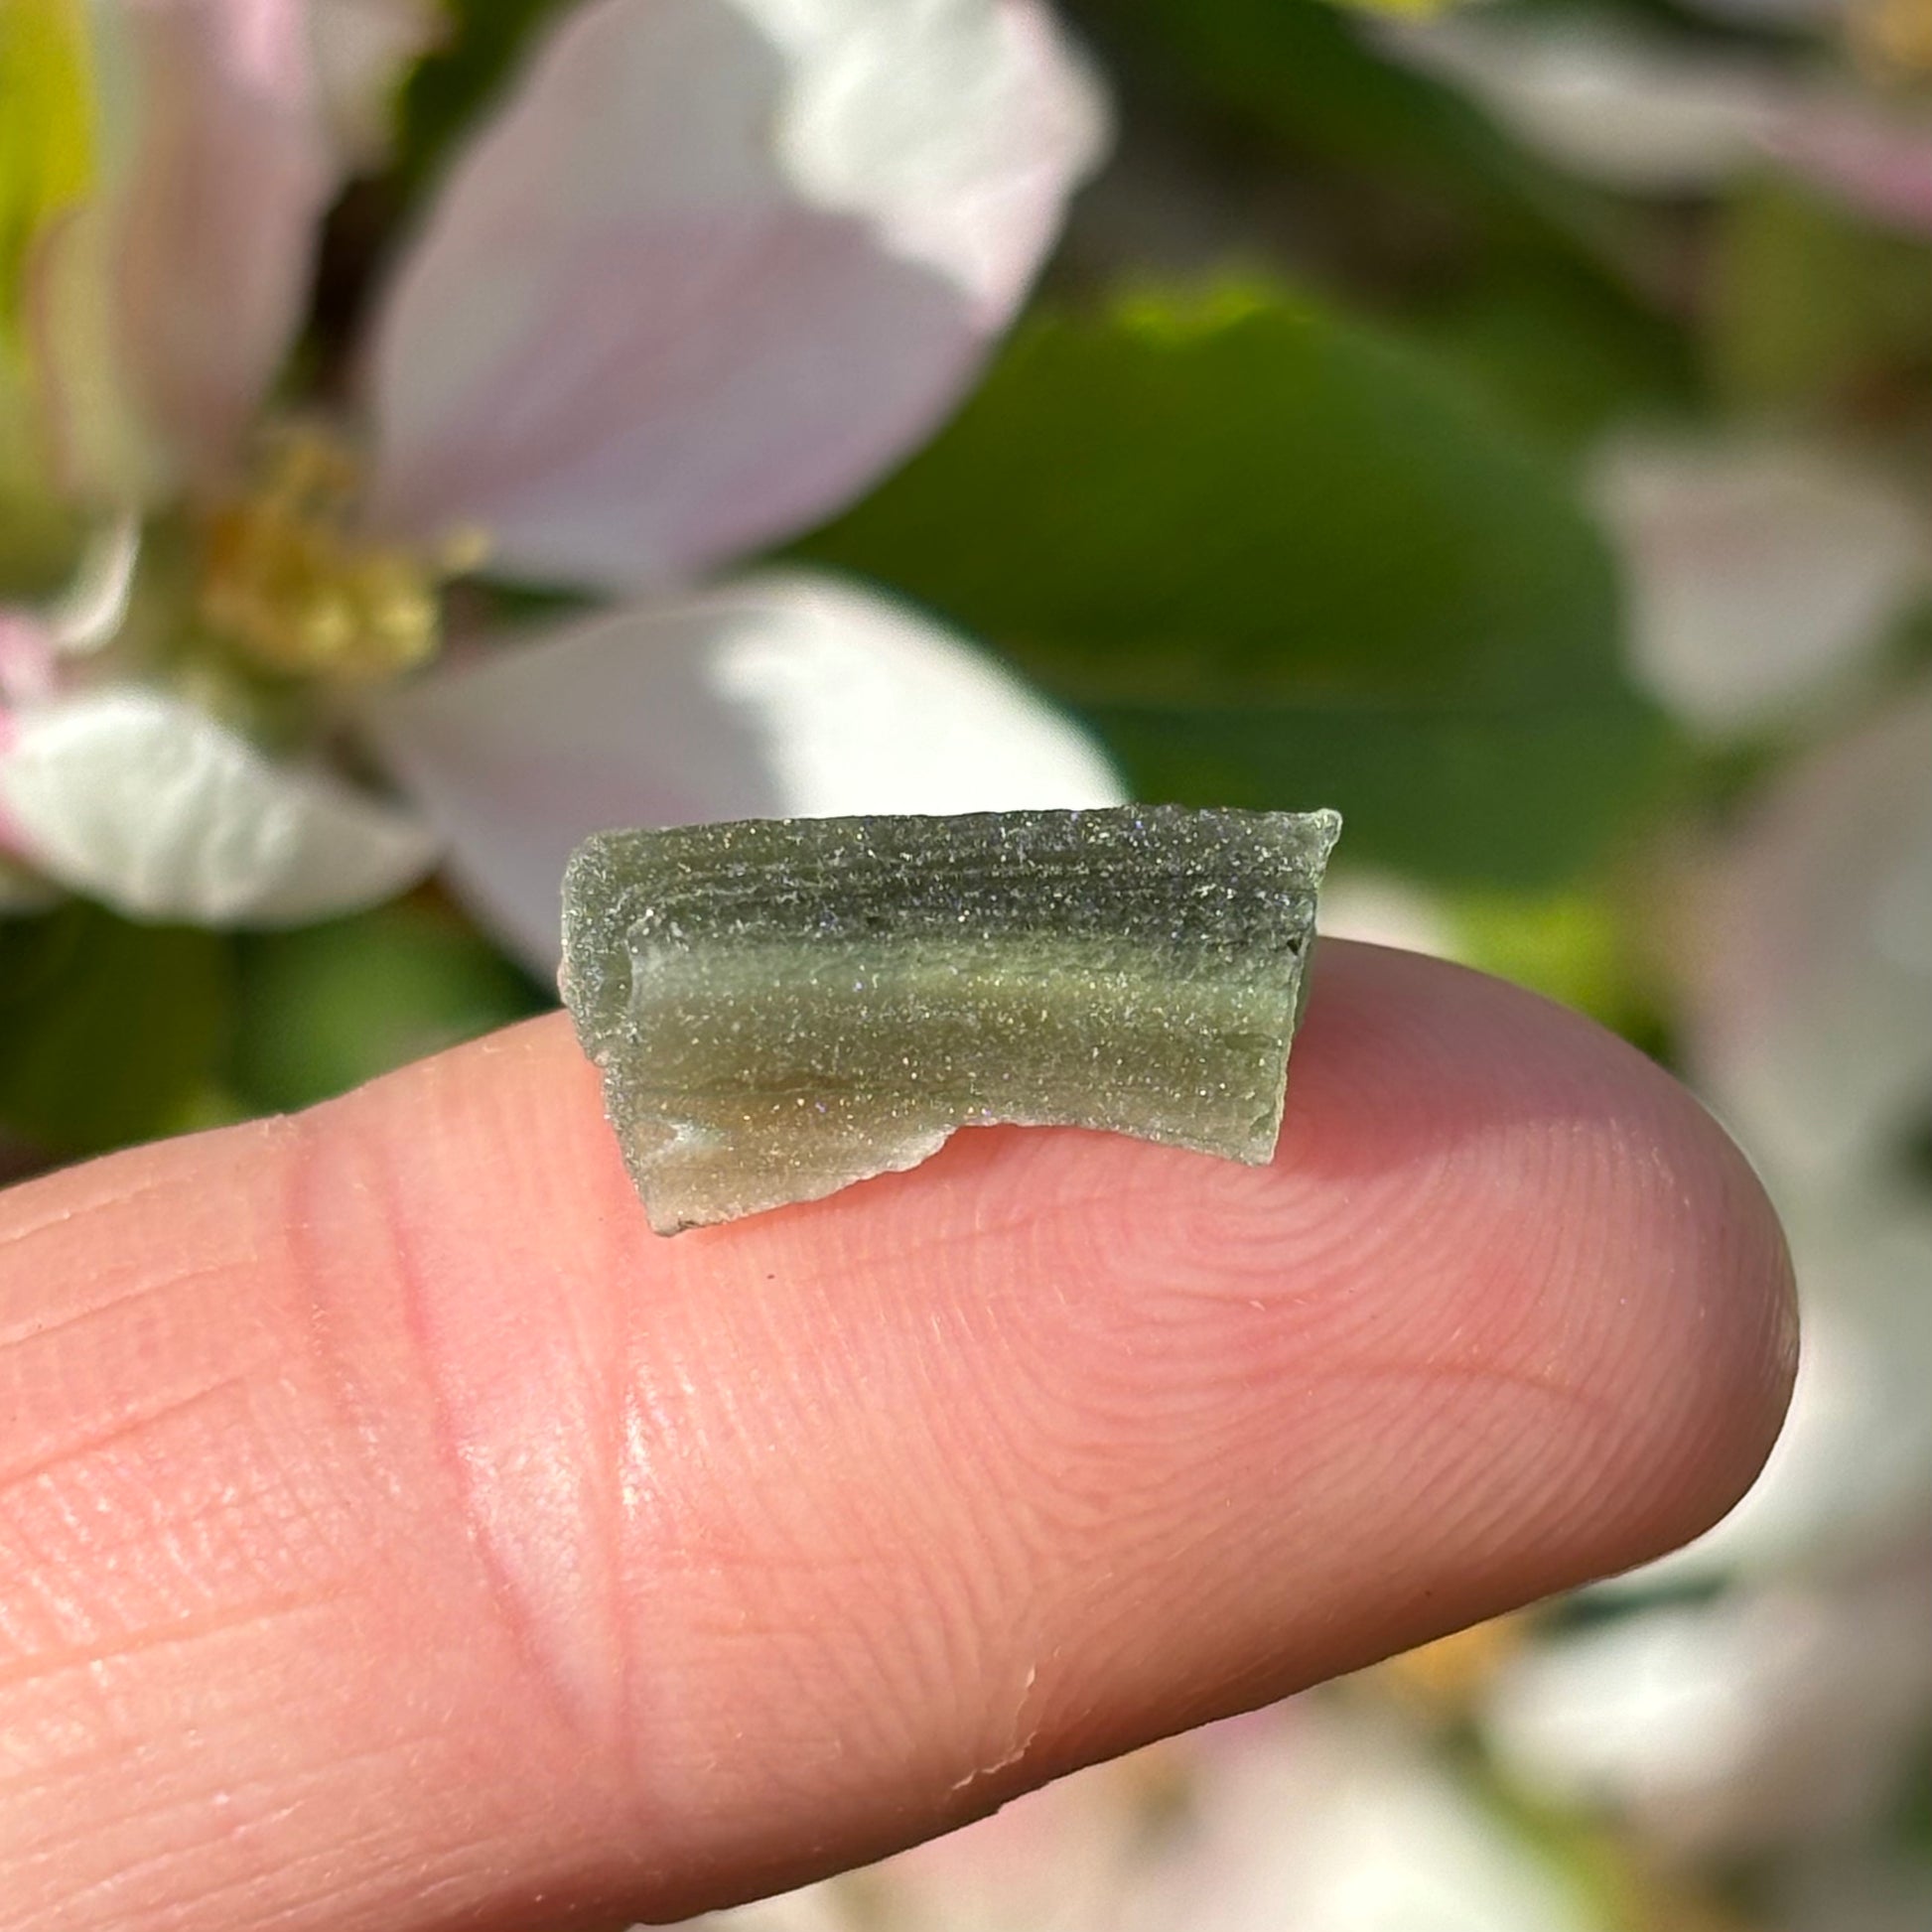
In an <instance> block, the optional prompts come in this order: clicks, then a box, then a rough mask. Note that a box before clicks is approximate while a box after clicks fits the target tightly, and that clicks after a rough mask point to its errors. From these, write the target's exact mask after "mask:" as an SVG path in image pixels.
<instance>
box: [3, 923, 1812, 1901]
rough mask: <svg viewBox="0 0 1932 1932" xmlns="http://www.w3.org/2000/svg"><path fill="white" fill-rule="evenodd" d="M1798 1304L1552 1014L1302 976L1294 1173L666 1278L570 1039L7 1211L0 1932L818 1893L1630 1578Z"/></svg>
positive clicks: (556, 1028) (916, 1220) (31, 1191)
mask: <svg viewBox="0 0 1932 1932" xmlns="http://www.w3.org/2000/svg"><path fill="white" fill-rule="evenodd" d="M1793 1352H1794V1331H1793V1325H1792V1313H1791V1300H1790V1278H1789V1270H1788V1265H1787V1262H1786V1258H1785V1254H1784V1249H1783V1245H1782V1242H1781V1239H1780V1236H1779V1233H1778V1229H1777V1226H1776V1224H1775V1222H1774V1221H1773V1219H1772V1217H1771V1215H1770V1212H1769V1210H1768V1209H1767V1207H1766V1205H1765V1202H1764V1199H1763V1196H1762V1194H1761V1193H1760V1191H1759V1189H1758V1187H1757V1185H1756V1183H1755V1182H1754V1181H1753V1179H1752V1178H1751V1176H1750V1173H1749V1172H1748V1170H1747V1169H1746V1167H1745V1165H1744V1163H1743V1162H1742V1160H1741V1159H1740V1158H1739V1157H1738V1156H1737V1154H1736V1153H1735V1151H1734V1150H1733V1149H1732V1148H1731V1147H1730V1145H1729V1144H1728V1142H1726V1141H1725V1138H1724V1137H1723V1135H1722V1134H1721V1133H1720V1132H1719V1131H1718V1130H1717V1129H1716V1128H1715V1127H1714V1126H1713V1124H1712V1123H1711V1121H1710V1120H1709V1119H1708V1117H1707V1116H1705V1115H1704V1114H1703V1113H1702V1112H1701V1111H1700V1110H1699V1108H1698V1107H1697V1106H1696V1104H1695V1103H1694V1102H1692V1101H1691V1100H1690V1099H1689V1098H1688V1097H1687V1096H1686V1095H1685V1094H1684V1093H1683V1092H1682V1091H1681V1090H1680V1089H1679V1088H1677V1087H1676V1086H1675V1085H1674V1084H1673V1083H1672V1082H1671V1081H1670V1080H1669V1079H1668V1078H1666V1077H1665V1076H1664V1075H1663V1074H1661V1073H1660V1072H1659V1071H1658V1070H1657V1069H1656V1068H1655V1067H1653V1066H1651V1065H1650V1064H1649V1063H1648V1062H1646V1061H1644V1060H1643V1059H1642V1058H1641V1057H1639V1056H1638V1055H1637V1054H1635V1053H1634V1052H1632V1051H1630V1050H1629V1049H1628V1048H1627V1047H1625V1046H1623V1045H1621V1044H1620V1043H1618V1042H1617V1041H1615V1040H1613V1039H1611V1038H1609V1037H1608V1036H1607V1035H1603V1034H1602V1033H1600V1032H1599V1031H1597V1030H1596V1029H1594V1028H1592V1027H1591V1026H1590V1025H1588V1023H1587V1022H1585V1021H1582V1020H1580V1019H1578V1018H1577V1017H1576V1016H1574V1015H1572V1014H1568V1013H1565V1012H1563V1011H1561V1010H1559V1009H1557V1008H1554V1007H1551V1006H1548V1005H1546V1004H1544V1003H1543V1002H1541V1001H1538V1000H1535V999H1533V998H1531V997H1529V996H1528V995H1525V994H1523V993H1520V992H1517V991H1515V990H1513V989H1511V988H1508V987H1505V986H1503V985H1500V984H1498V983H1496V982H1494V981H1489V980H1485V979H1482V978H1480V977H1477V976H1475V975H1472V974H1468V973H1464V972H1461V971H1459V970H1457V969H1454V968H1451V967H1447V966H1443V965H1440V964H1438V963H1435V962H1431V961H1427V960H1423V959H1420V958H1417V957H1414V956H1412V955H1407V954H1400V953H1391V952H1383V951H1378V950H1375V949H1372V948H1364V947H1355V946H1348V945H1344V944H1340V943H1335V944H1331V945H1330V946H1329V947H1328V949H1327V951H1326V953H1325V955H1324V958H1323V960H1322V963H1321V967H1320V970H1319V974H1318V980H1317V985H1316V988H1315V994H1314V999H1313V1002H1312V1004H1311V1012H1310V1016H1309V1022H1308V1029H1307V1033H1306V1035H1305V1038H1304V1040H1303V1042H1302V1044H1301V1045H1299V1046H1298V1048H1297V1056H1296V1066H1295V1077H1294V1083H1293V1093H1292V1095H1291V1101H1290V1109H1289V1117H1288V1124H1287V1127H1286V1129H1285V1131H1284V1134H1283V1137H1282V1143H1281V1148H1280V1152H1279V1155H1278V1158H1277V1161H1276V1163H1275V1165H1274V1166H1273V1167H1271V1168H1266V1169H1259V1170H1256V1169H1245V1168H1239V1167H1234V1166H1230V1165H1227V1164H1223V1163H1217V1162H1212V1161H1208V1160H1204V1159H1202V1158H1200V1157H1196V1156H1190V1155H1185V1154H1178V1153H1175V1152H1173V1151H1172V1150H1166V1149H1160V1148H1152V1147H1147V1146H1143V1145H1140V1144H1137V1143H1133V1142H1129V1141H1124V1140H1119V1139H1114V1138H1110V1137H1106V1136H1099V1135H1091V1134H1080V1133H1070V1132H1057V1133H1056V1132H1023V1131H1015V1130H1003V1129H991V1130H976V1131H971V1132H967V1133H964V1134H961V1135H960V1136H959V1137H958V1138H957V1139H956V1140H955V1141H954V1143H953V1144H952V1145H951V1146H950V1147H949V1148H948V1149H947V1150H946V1151H945V1152H944V1153H942V1154H941V1155H940V1156H938V1157H937V1158H936V1159H934V1160H933V1161H931V1162H929V1163H928V1164H926V1165H925V1166H924V1167H922V1168H920V1169H918V1170H916V1171H914V1172H912V1173H905V1174H899V1175H893V1176H887V1177H883V1178H881V1179H878V1180H875V1181H871V1182H868V1183H865V1184H863V1185H861V1186H858V1187H854V1188H851V1189H848V1190H847V1191H845V1192H844V1193H842V1194H839V1195H837V1196H835V1197H834V1198H832V1199H830V1200H827V1201H824V1202H820V1203H816V1204H813V1205H810V1206H806V1207H800V1208H795V1209H788V1210H784V1211H781V1212H778V1213H775V1214H771V1215H766V1216H761V1217H758V1218H755V1219H752V1220H748V1221H745V1222H741V1223H738V1224H736V1225H733V1226H730V1227H725V1228H720V1229H714V1230H706V1231H701V1232H698V1233H695V1234H691V1235H687V1236H684V1237H682V1238H680V1239H678V1240H676V1241H662V1240H659V1239H657V1238H656V1237H654V1236H652V1235H651V1234H650V1233H649V1231H648V1230H647V1228H646V1226H645V1224H644V1220H643V1216H642V1213H641V1210H640V1209H639V1206H638V1203H637V1200H636V1198H635V1196H634V1195H633V1194H632V1192H631V1191H630V1188H629V1186H628V1183H627V1182H626V1180H625V1178H624V1175H623V1172H622V1169H621V1164H620V1162H619V1159H618V1154H617V1149H616V1146H615V1144H614V1142H613V1140H612V1137H611V1135H610V1133H609V1130H608V1129H607V1128H606V1127H605V1125H604V1123H603V1120H602V1118H601V1114H600V1109H599V1103H598V1093H597V1082H596V1078H595V1076H594V1074H593V1072H592V1069H591V1068H590V1067H589V1066H588V1065H587V1064H586V1063H585V1061H584V1060H583V1059H582V1057H581V1056H580V1055H579V1053H578V1052H577V1050H576V1047H575V1045H574V1043H573V1042H572V1040H571V1037H570V1035H569V1030H568V1026H567V1024H566V1023H565V1022H564V1021H563V1020H561V1019H550V1020H543V1021H537V1022H534V1023H532V1024H530V1025H529V1026H526V1027H523V1028H519V1029H516V1030H514V1031H512V1032H510V1033H507V1034H503V1035H497V1036H495V1037H493V1038H490V1039H486V1040H483V1041H480V1042H478V1043H477V1044H475V1045H473V1046H469V1047H466V1048H463V1049H460V1050H458V1051H456V1052H453V1053H449V1054H446V1055H444V1056H443V1057H441V1058H439V1059H436V1060H432V1061H429V1062H426V1063H424V1064H423V1065H420V1066H417V1067H413V1068H410V1069H408V1070H406V1071H404V1072H402V1073H399V1074H397V1075H395V1076H393V1077H392V1078H390V1079H388V1080H384V1081H381V1082H378V1083H377V1084H375V1085H373V1086H371V1087H368V1088H365V1089H364V1090H362V1091H361V1092H359V1093H356V1094H352V1095H350V1096H349V1097H347V1098H346V1099H345V1100H342V1101H339V1102H337V1103H335V1104H333V1105H331V1106H328V1107H324V1108H320V1109H318V1110H316V1111H315V1112H313V1113H311V1114H308V1115H305V1116H302V1117H300V1118H298V1119H295V1120H285V1121H276V1122H266V1123H260V1124H256V1125H252V1126H246V1127H238V1128H233V1129H228V1130H225V1131H223V1132H220V1133H215V1134H209V1135H204V1136H201V1137H198V1138H195V1139H192V1140H187V1141H180V1142H175V1143H171V1144H166V1145H162V1146H158V1147H150V1148H144V1149H140V1150H136V1151H134V1152H131V1153H128V1154H124V1155H120V1156H117V1157H115V1158H114V1159H111V1160H108V1161H104V1162H100V1163H96V1164H94V1165H92V1166H90V1167H85V1168H79V1169H75V1170H72V1171H70V1172H69V1173H61V1174H57V1175H54V1176H51V1177H49V1178H47V1179H44V1180H41V1181H37V1182H35V1183H32V1184H31V1185H29V1186H26V1187H23V1188H21V1189H18V1190H17V1191H15V1192H14V1193H13V1194H11V1195H8V1196H4V1197H0V1646H3V1647H4V1655H3V1656H0V1737H4V1738H5V1739H6V1740H7V1752H8V1761H7V1770H6V1776H7V1779H8V1799H7V1803H6V1805H5V1806H4V1807H0V1868H4V1869H5V1870H6V1871H7V1873H8V1881H7V1884H6V1886H5V1887H4V1888H0V1928H4V1932H27V1928H34V1932H43V1929H51V1928H53V1927H57V1926H58V1927H59V1928H61V1932H136V1929H137V1928H138V1929H139V1932H159V1928H161V1927H163V1926H173V1927H188V1926H192V1927H194V1928H195V1932H266V1928H268V1927H270V1926H273V1927H275V1928H276V1932H322V1928H328V1932H448V1929H449V1928H452V1927H455V1926H457V1925H462V1926H464V1927H466V1928H473V1929H476V1932H488V1929H490V1928H496V1929H498V1932H510V1928H516V1932H536V1929H537V1928H541V1927H544V1926H548V1925H552V1924H563V1923H565V1922H568V1923H570V1924H571V1925H591V1926H604V1925H609V1926H613V1927H615V1926H618V1925H621V1924H623V1923H624V1922H626V1920H628V1919H630V1918H633V1917H639V1916H643V1917H649V1918H653V1919H656V1918H663V1917H670V1916H676V1915H678V1914H680V1913H684V1912H689V1911H691V1910H694V1909H696V1908H698V1907H700V1906H703V1905H705V1904H707V1903H711V1902H717V1901H720V1900H723V1899H727V1898H730V1897H735V1896H741V1895H744V1894H746V1893H750V1892H754V1891H758V1890H760V1889H764V1888H770V1887H776V1886H779V1885H783V1884H787V1883H790V1882H794V1881H796V1880H800V1879H803V1878H805V1877H808V1876H810V1875H812V1874H814V1873H819V1872H823V1871H826V1870H828V1869H830V1868H833V1867H835V1866H838V1865H841V1864H844V1863H850V1862H853V1861H857V1860H862V1859H866V1858H870V1857H872V1856H875V1855H877V1854H879V1853H882V1852H884V1851H886V1850H888V1849H890V1848H892V1847H895V1846H898V1845H902V1844H905V1843H907V1842H909V1841H912V1840H915V1839H918V1838H920V1837H923V1836H926V1835H928V1834H931V1833H934V1832H937V1831H941V1830H943V1829H945V1828H946V1827H948V1826H951V1825H955V1824H957V1823H960V1822H961V1821H963V1820H965V1819H967V1818H970V1817H973V1816H975V1815H978V1814H981V1813H983V1812H985V1811H987V1810H988V1809H990V1808H991V1807H993V1806H995V1805H997V1804H999V1803H1000V1802H1001V1801H1002V1800H1003V1799H1004V1798H1006V1797H1009V1796H1011V1795H1013V1794H1014V1793H1016V1792H1018V1791H1020V1790H1022V1789H1024V1788H1026V1787H1027V1786H1029V1785H1032V1784H1035V1783H1038V1782H1040V1781H1042V1780H1044V1779H1047V1778H1050V1777H1052V1776H1054V1775H1055V1774H1057V1773H1059V1772H1061V1771H1064V1770H1066V1769H1068V1768H1069V1767H1071V1766H1073V1765H1077V1764H1080V1763H1084V1762H1086V1761H1089V1760H1091V1759H1095V1758H1099V1757H1104V1756H1107V1755H1109V1754H1111V1753H1115V1752H1118V1751H1121V1750H1124V1749H1126V1748H1128V1747H1130V1746H1132V1745H1134V1744H1137V1743H1139V1742H1141V1741H1143V1740H1145V1739H1147V1738H1150V1737H1152V1736H1155V1735H1157V1734H1159V1733H1162V1732H1165V1731H1170V1730H1173V1729H1175V1728H1178V1727H1181V1726H1185V1725H1194V1724H1198V1723H1200V1722H1202V1721H1204V1720H1207V1719H1210V1718H1215V1717H1219V1716H1223V1715H1226V1714H1228V1713H1230V1712H1233V1711H1236V1710H1239V1709H1242V1708H1246V1707H1251V1706H1254V1705H1256V1704H1259V1703H1261V1702H1264V1701H1266V1700H1269V1699H1272V1698H1275V1697H1279V1696H1281V1695H1282V1694H1284V1693H1286V1692H1289V1691H1292V1690H1294V1689H1296V1688H1297V1687H1299V1686H1302V1685H1305V1684H1308V1683H1310V1682H1311V1681H1312V1680H1314V1679H1317V1678H1320V1677H1323V1676H1327V1675H1329V1674H1332V1673H1335V1672H1339V1671H1345V1670H1349V1669H1352V1668H1354V1667H1356V1666H1358V1665H1360V1664H1363V1663H1365V1662H1367V1661H1368V1660H1370V1659H1371V1658H1374V1657H1377V1656H1381V1655H1383V1654H1385V1653H1387V1652H1389V1651H1391V1650H1395V1649H1398V1648H1401V1647H1403V1646H1406V1645H1410V1644H1413V1643H1416V1642H1418V1641H1420V1640H1422V1639H1424V1638H1427V1637H1430V1636H1434V1635H1436V1634H1439V1633H1441V1632H1443V1631H1446V1630H1448V1629H1450V1628H1453V1627H1455V1626H1457V1625H1459V1624H1462V1623H1466V1622H1468V1621H1470V1620H1471V1619H1474V1618H1478V1617H1482V1616H1486V1615H1488V1614H1490V1613H1492V1612H1495V1611H1498V1610H1501V1609H1503V1608H1504V1607H1506V1606H1508V1605H1511V1604H1516V1603H1520V1602H1523V1601H1525V1600H1527V1599H1529V1598H1531V1597H1535V1596H1537V1595H1540V1594H1542V1593H1544V1592H1546V1591H1548V1590H1551V1589H1554V1588H1557V1587H1561V1586H1564V1585H1567V1584H1572V1583H1575V1582H1578V1581H1580V1580H1582V1579H1585V1578H1587V1577H1593V1576H1598V1575H1601V1574H1603V1573H1605V1572H1607V1571H1612V1570H1616V1569H1620V1568H1622V1567H1624V1566H1626V1565H1630V1564H1633V1563H1636V1562H1638V1561H1640V1560H1642V1559H1645V1558H1648V1557H1651V1556H1654V1555H1656V1554H1657V1553H1659V1552H1661V1551H1662V1550H1664V1549H1666V1548H1668V1547H1669V1546H1671V1545H1673V1544H1675V1543H1678V1542H1680V1541H1682V1540H1683V1539H1685V1538H1687V1537H1689V1536H1691V1535H1693V1534H1694V1533H1696V1532H1697V1531H1698V1530H1700V1529H1702V1528H1703V1527H1704V1526H1705V1525H1706V1524H1708V1523H1710V1522H1711V1521H1712V1520H1713V1519H1714V1518H1716V1517H1717V1516H1718V1515H1720V1514H1721V1513H1723V1511H1724V1510H1725V1509H1726V1508H1727V1507H1728V1506H1729V1504H1730V1503H1731V1502H1732V1501H1733V1500H1734V1499H1735V1497H1736V1496H1737V1495H1738V1494H1739V1492H1740V1491H1741V1490H1742V1489H1743V1488H1744V1486H1745V1485H1746V1484H1747V1483H1748V1481H1749V1480H1750V1478H1751V1476H1752V1474H1753V1473H1754V1471H1755V1470H1756V1468H1757V1467H1758V1465H1759V1463H1760V1461H1761V1459H1762V1457H1763V1455H1764V1453H1765V1451H1766V1449H1767V1448H1768V1446H1769V1444H1770V1441H1771V1439H1772V1437H1773V1435H1774V1434H1775V1432H1776V1429H1777V1426H1778V1421H1779V1417H1780V1415H1781V1413H1782V1410H1783V1407H1784V1403H1785V1399H1786V1394H1787V1390H1788V1386H1789V1380H1790V1375H1791V1370H1792V1362H1793Z"/></svg>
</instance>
